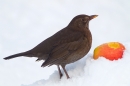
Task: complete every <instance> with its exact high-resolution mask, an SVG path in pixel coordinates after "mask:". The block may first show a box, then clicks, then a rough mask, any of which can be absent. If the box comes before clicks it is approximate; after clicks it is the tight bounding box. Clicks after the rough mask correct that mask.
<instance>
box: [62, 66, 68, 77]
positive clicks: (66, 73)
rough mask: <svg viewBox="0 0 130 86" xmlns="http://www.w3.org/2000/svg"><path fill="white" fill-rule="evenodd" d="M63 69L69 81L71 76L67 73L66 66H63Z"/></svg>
mask: <svg viewBox="0 0 130 86" xmlns="http://www.w3.org/2000/svg"><path fill="white" fill-rule="evenodd" d="M61 67H62V68H63V70H64V72H65V74H66V77H67V79H69V78H70V77H69V75H68V73H67V71H66V69H65V65H61Z"/></svg>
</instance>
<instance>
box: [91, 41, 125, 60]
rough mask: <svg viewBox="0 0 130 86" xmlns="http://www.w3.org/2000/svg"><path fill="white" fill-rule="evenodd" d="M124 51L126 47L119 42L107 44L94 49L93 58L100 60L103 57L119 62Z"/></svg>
mask: <svg viewBox="0 0 130 86" xmlns="http://www.w3.org/2000/svg"><path fill="white" fill-rule="evenodd" d="M124 50H125V47H124V45H123V44H121V43H119V42H109V43H105V44H102V45H100V46H98V47H96V48H95V49H94V55H93V58H94V59H98V58H99V57H101V56H102V57H105V58H106V59H109V60H118V59H119V58H122V55H123V52H124Z"/></svg>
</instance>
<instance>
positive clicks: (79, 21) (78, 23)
mask: <svg viewBox="0 0 130 86" xmlns="http://www.w3.org/2000/svg"><path fill="white" fill-rule="evenodd" d="M97 16H98V15H91V16H88V15H78V16H75V17H74V18H73V19H72V20H71V22H70V23H69V26H72V27H74V28H88V24H89V21H90V20H92V19H94V18H96V17H97Z"/></svg>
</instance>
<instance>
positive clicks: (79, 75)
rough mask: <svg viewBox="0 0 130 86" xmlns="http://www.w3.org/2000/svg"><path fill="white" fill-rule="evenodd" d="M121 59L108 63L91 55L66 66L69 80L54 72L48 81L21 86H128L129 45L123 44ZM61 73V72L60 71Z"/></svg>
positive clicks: (129, 74)
mask: <svg viewBox="0 0 130 86" xmlns="http://www.w3.org/2000/svg"><path fill="white" fill-rule="evenodd" d="M125 47H126V50H125V51H124V54H123V58H122V59H119V60H115V61H109V60H107V59H105V58H103V57H100V58H99V59H97V60H94V59H93V58H92V54H88V55H87V56H86V57H84V58H83V59H81V60H80V61H77V62H75V63H73V64H69V65H67V66H66V69H67V71H68V74H69V75H70V77H71V78H70V79H66V76H65V74H64V73H63V77H62V79H59V75H58V71H55V72H54V73H53V74H52V75H51V76H50V78H49V79H48V80H40V81H37V82H35V83H33V84H31V85H21V86H130V44H129V43H125ZM62 72H63V71H62Z"/></svg>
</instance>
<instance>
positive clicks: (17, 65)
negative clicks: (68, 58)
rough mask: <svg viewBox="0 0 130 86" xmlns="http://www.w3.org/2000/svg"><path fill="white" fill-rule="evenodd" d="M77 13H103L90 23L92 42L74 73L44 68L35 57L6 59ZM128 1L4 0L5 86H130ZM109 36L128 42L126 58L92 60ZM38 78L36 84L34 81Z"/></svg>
mask: <svg viewBox="0 0 130 86" xmlns="http://www.w3.org/2000/svg"><path fill="white" fill-rule="evenodd" d="M78 14H88V15H93V14H97V15H99V16H98V17H97V18H95V19H94V20H92V21H91V22H90V30H91V32H92V35H93V45H92V48H91V50H90V52H89V53H88V55H87V56H86V57H85V58H83V59H81V60H80V61H78V62H75V63H74V64H70V65H68V66H66V69H67V71H68V73H69V75H70V76H71V79H69V80H67V79H66V77H65V76H63V78H62V79H61V80H59V78H58V71H57V70H56V69H57V68H56V67H55V66H51V67H46V68H41V67H40V65H41V64H42V61H40V62H35V60H36V58H26V57H23V58H17V59H12V60H9V61H5V60H3V58H4V57H5V56H8V55H11V54H15V53H18V52H22V51H26V50H29V49H31V48H33V47H34V46H36V45H37V44H39V43H40V42H41V41H43V40H44V39H46V38H47V37H49V36H51V35H52V34H54V33H55V32H57V31H58V30H60V29H62V28H63V27H65V26H66V25H67V24H68V23H69V22H70V20H71V19H72V18H73V17H74V16H76V15H78ZM129 15H130V1H129V0H98V1H97V0H51V1H50V0H11V1H10V0H1V1H0V86H49V85H50V86H52V85H56V86H58V85H59V86H70V85H71V86H72V85H77V86H80V85H81V86H86V85H88V86H129V85H130V81H129V80H130V75H129V73H130V58H129V57H130V29H129V28H130V24H129V23H130V16H129ZM110 41H118V42H121V43H123V44H124V45H125V47H126V51H125V53H124V56H123V59H120V60H118V61H109V60H106V59H104V58H100V59H98V60H93V59H92V54H93V50H94V48H95V47H96V46H98V45H100V44H102V43H104V42H110ZM33 83H34V84H33Z"/></svg>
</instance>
